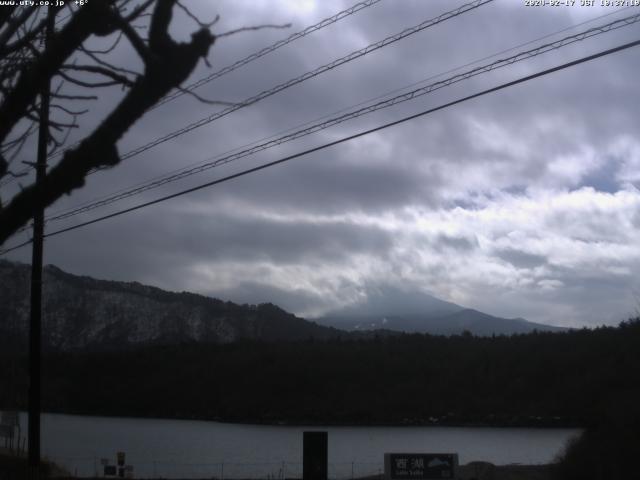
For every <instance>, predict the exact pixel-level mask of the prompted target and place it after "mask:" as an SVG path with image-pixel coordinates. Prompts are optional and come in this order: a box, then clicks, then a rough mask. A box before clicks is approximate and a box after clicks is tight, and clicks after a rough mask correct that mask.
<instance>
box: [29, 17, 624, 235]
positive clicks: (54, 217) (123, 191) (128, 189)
mask: <svg viewBox="0 0 640 480" xmlns="http://www.w3.org/2000/svg"><path fill="white" fill-rule="evenodd" d="M630 8H632V7H625V8H623V9H621V10H617V11H615V12H610V13H606V14H603V15H599V16H597V17H594V18H591V19H589V20H585V21H584V22H580V23H577V24H575V25H571V26H569V27H565V28H563V29H560V30H557V31H555V32H553V33H550V34H547V35H544V36H542V37H538V38H535V39H533V40H529V41H527V42H524V43H521V44H518V45H515V46H513V47H510V48H508V49H505V50H501V51H499V52H496V53H494V54H491V55H488V56H485V57H482V58H480V59H477V60H474V61H472V62H468V63H466V64H464V65H460V66H458V67H455V68H452V69H449V70H447V71H445V72H441V73H439V74H436V75H431V76H429V77H427V78H424V79H422V80H420V81H418V82H414V83H412V84H409V85H405V86H404V87H400V88H396V89H394V90H391V91H388V92H386V93H383V94H381V95H378V96H376V97H374V98H370V99H368V100H365V101H362V102H359V103H357V104H355V105H350V106H349V107H345V108H342V109H340V110H338V111H335V112H332V113H330V114H326V115H323V116H321V117H318V118H315V119H313V120H310V121H307V122H304V123H302V124H299V125H297V126H295V127H291V128H287V129H285V130H282V131H280V132H278V133H276V134H273V135H269V136H267V137H262V138H260V139H258V140H254V141H253V142H250V143H247V144H244V145H241V146H239V147H235V148H232V149H230V150H227V151H225V152H222V153H220V154H218V155H215V156H213V157H210V158H209V159H207V160H204V161H201V162H198V163H197V164H193V165H192V166H190V167H183V168H179V169H176V170H173V171H171V172H167V173H165V174H163V175H159V176H156V177H154V178H151V179H149V180H145V181H143V182H139V183H137V184H135V185H132V186H130V187H126V188H123V189H120V190H118V191H116V192H113V193H111V194H108V195H106V196H102V197H99V198H96V199H93V200H89V201H86V202H83V203H81V204H79V205H77V206H76V207H71V208H67V209H62V210H59V213H54V214H53V215H52V216H51V217H49V218H48V220H58V219H61V218H58V217H59V216H60V215H66V214H67V213H71V212H75V211H78V210H79V209H81V208H83V207H85V206H93V205H96V208H97V207H99V206H102V202H104V201H108V200H111V199H113V200H114V201H117V200H119V199H120V198H118V199H116V198H115V197H116V196H119V195H120V194H127V193H129V192H132V194H133V190H136V189H138V188H139V187H143V186H146V185H151V184H153V185H154V186H153V187H151V188H155V183H156V182H157V181H162V180H163V179H165V178H168V177H169V176H172V175H174V174H180V173H182V172H186V171H189V170H190V169H192V168H195V167H200V166H205V165H207V164H209V163H210V162H211V161H213V160H216V159H220V158H221V157H224V156H225V155H228V154H231V153H232V152H238V151H240V150H241V149H246V148H248V147H250V146H252V145H257V144H258V143H260V142H264V141H265V140H270V139H274V138H277V137H278V136H281V135H282V134H284V133H287V132H292V131H295V130H296V129H300V128H301V127H305V126H307V125H311V124H313V123H314V122H318V121H320V120H323V119H326V118H330V117H332V116H334V115H338V114H340V113H343V112H347V111H348V110H350V109H352V108H356V107H359V106H362V105H366V104H367V103H369V102H373V101H375V100H379V99H381V98H385V97H387V96H388V95H392V94H394V93H398V92H401V91H403V90H406V89H408V88H411V87H415V86H417V85H420V84H423V83H425V82H427V81H429V80H434V79H436V78H439V77H442V76H444V75H446V74H448V73H453V72H457V71H459V70H462V69H463V68H465V67H469V66H471V65H475V64H477V63H479V62H482V61H484V60H488V59H490V58H494V57H496V56H498V55H502V54H504V53H508V52H512V51H513V50H516V49H517V48H521V47H525V46H527V45H531V44H533V43H536V42H539V41H541V40H545V39H547V38H550V37H553V36H555V35H558V34H560V33H564V32H566V31H568V30H573V29H575V28H577V27H580V26H582V25H585V24H588V23H593V22H595V21H596V20H601V19H603V18H606V17H610V16H611V15H615V14H617V13H620V12H623V11H625V10H628V9H630ZM627 18H630V17H627ZM623 20H624V19H623ZM596 28H597V27H596ZM600 28H602V27H600ZM128 196H131V195H126V197H128ZM126 197H124V198H126ZM98 203H100V205H97V204H98ZM109 203H112V202H109ZM91 209H93V208H91ZM19 231H20V230H19Z"/></svg>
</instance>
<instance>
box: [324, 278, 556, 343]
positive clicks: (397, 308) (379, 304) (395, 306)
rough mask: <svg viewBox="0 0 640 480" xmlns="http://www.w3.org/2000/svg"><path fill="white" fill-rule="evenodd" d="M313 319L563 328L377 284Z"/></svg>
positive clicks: (399, 328) (334, 323)
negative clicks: (352, 302)
mask: <svg viewBox="0 0 640 480" xmlns="http://www.w3.org/2000/svg"><path fill="white" fill-rule="evenodd" d="M316 321H317V322H318V323H320V324H322V325H326V326H331V327H335V328H339V329H343V330H347V331H354V332H355V331H357V332H364V331H372V330H379V329H385V330H387V331H396V332H407V333H430V334H433V335H458V334H461V333H463V332H464V331H468V332H470V333H472V334H473V335H480V336H489V335H494V334H495V335H513V334H517V333H529V332H532V331H534V330H537V331H564V330H566V329H565V328H561V327H554V326H551V325H544V324H541V323H534V322H529V321H527V320H524V319H522V318H511V319H509V318H501V317H495V316H493V315H489V314H486V313H483V312H479V311H477V310H473V309H471V308H464V307H461V306H460V305H456V304H455V303H450V302H445V301H443V300H440V299H438V298H436V297H434V296H432V295H429V294H426V293H423V292H408V293H407V292H403V291H401V290H398V289H395V288H393V287H388V286H385V287H379V288H376V289H374V290H373V291H372V292H370V293H369V295H368V298H367V301H366V302H364V303H362V304H360V305H356V306H351V307H348V308H345V309H342V310H339V311H336V312H333V313H330V314H327V315H325V316H323V317H321V318H318V319H316Z"/></svg>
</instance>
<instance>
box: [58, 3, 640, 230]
mask: <svg viewBox="0 0 640 480" xmlns="http://www.w3.org/2000/svg"><path fill="white" fill-rule="evenodd" d="M639 21H640V14H637V15H632V16H629V17H626V18H623V19H620V20H616V21H614V22H610V23H608V24H606V25H601V26H598V27H594V28H590V29H588V30H585V31H583V32H579V33H576V34H575V35H570V36H568V37H565V38H562V39H560V40H557V41H555V42H551V43H547V44H544V45H541V46H538V47H536V48H533V49H530V50H527V51H524V52H519V53H517V54H515V55H512V56H510V57H507V58H503V59H499V60H496V61H494V62H492V63H489V64H486V65H483V66H480V67H476V68H473V69H471V70H468V71H465V72H463V73H459V74H457V75H454V76H452V77H449V78H447V79H444V80H440V81H437V82H434V83H431V84H429V85H426V86H423V87H420V88H417V89H414V90H411V91H409V92H406V93H403V94H400V95H396V96H394V97H392V98H389V99H386V100H382V101H379V102H377V103H374V104H372V105H369V106H366V107H363V108H359V109H356V110H353V111H351V112H348V113H345V114H343V115H340V116H337V117H333V118H331V119H329V120H326V121H322V122H318V123H315V124H313V125H311V126H308V127H306V128H302V129H300V130H297V131H295V132H293V133H290V134H287V135H284V136H281V137H278V138H275V139H272V140H269V141H267V142H263V143H260V144H258V145H254V146H252V147H250V148H246V149H244V150H241V151H238V152H235V153H231V154H227V155H223V156H222V157H217V158H216V157H214V158H215V160H213V159H212V161H208V162H207V163H203V164H199V165H197V166H194V167H188V168H186V169H182V170H179V171H177V172H175V173H173V174H170V175H167V176H164V177H160V178H158V179H155V180H153V181H151V182H148V183H143V184H139V185H137V186H135V187H133V188H130V189H128V190H124V191H120V192H117V193H115V194H113V195H110V196H107V197H105V198H102V199H100V200H97V201H93V202H91V203H88V204H84V205H81V206H78V207H75V208H73V209H70V210H67V211H64V212H62V213H60V214H56V215H53V216H51V217H49V218H48V219H47V221H58V220H64V219H66V218H69V217H72V216H75V215H78V214H80V213H85V212H88V211H91V210H94V209H96V208H99V207H103V206H106V205H109V204H112V203H114V202H117V201H119V200H123V199H125V198H129V197H132V196H134V195H138V194H140V193H142V192H145V191H148V190H152V189H155V188H158V187H160V186H162V185H166V184H168V183H172V182H175V181H177V180H181V179H183V178H186V177H189V176H192V175H195V174H198V173H201V172H204V171H206V170H209V169H212V168H215V167H218V166H220V165H224V164H227V163H230V162H233V161H235V160H238V159H240V158H244V157H247V156H249V155H253V154H255V153H257V152H260V151H263V150H266V149H268V148H271V147H275V146H277V145H281V144H283V143H287V142H290V141H293V140H296V139H298V138H301V137H304V136H307V135H310V134H312V133H316V132H318V131H320V130H324V129H327V128H329V127H332V126H335V125H338V124H340V123H343V122H346V121H348V120H352V119H355V118H358V117H361V116H363V115H366V114H369V113H372V112H375V111H378V110H382V109H384V108H388V107H391V106H394V105H397V104H399V103H403V102H406V101H409V100H413V99H415V98H418V97H421V96H423V95H427V94H429V93H432V92H434V91H436V90H439V89H441V88H445V87H448V86H450V85H453V84H455V83H458V82H461V81H463V80H467V79H469V78H471V77H475V76H477V75H480V74H483V73H487V72H490V71H492V70H496V69H499V68H503V67H506V66H509V65H512V64H514V63H517V62H520V61H523V60H527V59H530V58H533V57H535V56H538V55H542V54H544V53H548V52H550V51H554V50H557V49H560V48H562V47H565V46H567V45H571V44H573V43H576V42H579V41H583V40H586V39H587V38H591V37H593V36H596V35H600V34H602V33H606V32H609V31H612V30H616V29H618V28H622V27H625V26H629V25H632V24H634V23H636V22H639Z"/></svg>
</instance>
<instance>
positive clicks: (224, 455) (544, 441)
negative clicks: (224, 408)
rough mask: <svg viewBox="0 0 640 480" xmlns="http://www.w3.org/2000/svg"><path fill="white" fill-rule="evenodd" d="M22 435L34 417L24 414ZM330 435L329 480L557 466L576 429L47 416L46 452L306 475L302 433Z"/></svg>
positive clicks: (190, 474)
mask: <svg viewBox="0 0 640 480" xmlns="http://www.w3.org/2000/svg"><path fill="white" fill-rule="evenodd" d="M21 424H22V431H23V432H26V430H27V428H26V425H27V418H26V415H25V414H23V415H22V416H21ZM305 430H325V431H328V432H329V433H328V436H329V476H330V478H345V479H347V478H351V477H352V476H356V477H357V476H362V475H367V474H372V473H379V472H381V471H382V469H383V468H384V467H383V455H384V453H387V452H425V453H428V452H438V453H443V452H452V453H458V454H459V459H460V463H461V464H464V463H468V462H470V461H474V460H483V461H489V462H492V463H495V464H509V463H522V464H537V463H546V462H549V461H551V460H552V459H553V458H554V456H555V455H556V454H557V453H559V452H560V451H561V450H562V448H563V446H564V445H565V442H566V441H567V440H568V439H569V438H570V437H571V436H573V435H575V434H577V433H578V430H575V429H533V428H484V427H315V426H314V427H290V426H262V425H238V424H225V423H216V422H205V421H189V420H157V419H137V418H118V417H92V416H77V415H58V414H44V415H43V417H42V453H43V455H45V456H47V457H48V458H51V459H53V460H55V461H56V462H58V463H60V464H62V465H63V466H65V467H66V468H67V469H68V470H69V471H70V472H71V473H77V474H78V475H82V476H90V475H94V474H95V473H96V472H101V470H102V468H103V467H102V466H101V464H100V462H101V459H103V458H108V459H109V461H110V463H111V464H112V465H113V464H115V461H116V460H115V458H116V452H118V451H124V452H126V463H127V464H130V465H133V467H134V474H135V476H136V477H163V478H176V477H181V478H211V477H214V476H215V477H217V478H229V479H232V478H267V477H271V478H276V479H277V478H284V477H301V472H302V432H303V431H305Z"/></svg>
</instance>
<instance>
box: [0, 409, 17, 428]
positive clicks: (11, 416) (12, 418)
mask: <svg viewBox="0 0 640 480" xmlns="http://www.w3.org/2000/svg"><path fill="white" fill-rule="evenodd" d="M0 424H2V425H9V426H10V427H17V426H19V425H20V416H19V415H18V412H2V415H0Z"/></svg>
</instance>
